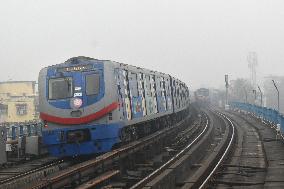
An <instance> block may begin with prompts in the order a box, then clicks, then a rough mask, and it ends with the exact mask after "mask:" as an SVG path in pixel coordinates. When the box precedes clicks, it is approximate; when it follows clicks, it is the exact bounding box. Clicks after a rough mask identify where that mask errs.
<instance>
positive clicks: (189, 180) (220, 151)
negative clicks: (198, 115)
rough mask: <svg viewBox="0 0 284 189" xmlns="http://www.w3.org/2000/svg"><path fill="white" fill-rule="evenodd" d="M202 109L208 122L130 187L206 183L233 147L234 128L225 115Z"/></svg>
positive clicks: (165, 187) (165, 188)
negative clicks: (159, 164) (170, 156)
mask: <svg viewBox="0 0 284 189" xmlns="http://www.w3.org/2000/svg"><path fill="white" fill-rule="evenodd" d="M205 112H206V115H207V116H206V117H207V119H208V121H207V122H206V123H207V124H206V127H205V128H204V129H203V131H202V132H201V133H200V134H199V135H197V136H195V137H194V140H193V141H192V142H191V143H189V144H188V145H187V146H186V147H184V148H183V149H182V150H181V151H180V152H179V153H178V154H177V155H175V156H173V157H172V159H170V160H169V161H167V162H166V163H165V164H163V165H162V166H161V167H160V168H159V169H157V170H156V171H154V172H153V173H151V174H150V175H149V176H147V177H146V178H144V179H143V180H141V181H140V182H138V183H137V184H135V185H134V186H132V187H131V189H137V188H143V189H150V188H153V189H155V188H163V189H172V188H182V189H187V188H202V187H206V186H207V184H208V183H209V181H210V179H211V178H212V176H213V175H214V173H215V172H216V170H217V169H218V167H219V166H220V165H221V163H222V162H223V161H224V159H225V158H226V157H227V155H228V153H229V152H230V150H231V148H232V144H233V141H234V140H235V129H234V125H233V123H232V122H231V120H230V119H229V118H228V117H226V116H225V115H223V114H221V113H219V112H213V111H205Z"/></svg>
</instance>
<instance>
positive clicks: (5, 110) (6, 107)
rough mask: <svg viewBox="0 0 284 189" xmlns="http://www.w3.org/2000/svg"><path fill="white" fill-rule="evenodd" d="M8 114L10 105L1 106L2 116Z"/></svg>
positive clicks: (0, 112)
mask: <svg viewBox="0 0 284 189" xmlns="http://www.w3.org/2000/svg"><path fill="white" fill-rule="evenodd" d="M7 114H8V105H5V104H0V115H7Z"/></svg>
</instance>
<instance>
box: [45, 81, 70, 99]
mask: <svg viewBox="0 0 284 189" xmlns="http://www.w3.org/2000/svg"><path fill="white" fill-rule="evenodd" d="M72 96H73V79H72V77H60V78H53V79H49V99H50V100H56V99H64V98H71V97H72Z"/></svg>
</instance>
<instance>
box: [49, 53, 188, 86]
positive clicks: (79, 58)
mask: <svg viewBox="0 0 284 189" xmlns="http://www.w3.org/2000/svg"><path fill="white" fill-rule="evenodd" d="M80 61H97V62H101V63H105V62H111V63H114V64H117V65H119V66H120V67H121V66H122V67H127V68H130V69H136V70H137V71H138V70H144V71H146V72H149V73H155V74H159V75H167V76H170V77H172V78H174V79H175V80H176V81H178V82H179V83H182V84H184V85H185V86H187V85H186V84H185V83H184V82H182V81H181V80H179V79H177V78H176V77H173V76H171V75H169V74H166V73H162V72H158V71H154V70H150V69H146V68H141V67H138V66H133V65H129V64H125V63H120V62H116V61H112V60H100V59H95V58H91V57H86V56H77V57H72V58H69V59H68V60H66V61H65V62H63V63H59V64H55V65H51V66H48V67H47V68H49V67H64V65H67V64H70V63H71V64H79V63H80Z"/></svg>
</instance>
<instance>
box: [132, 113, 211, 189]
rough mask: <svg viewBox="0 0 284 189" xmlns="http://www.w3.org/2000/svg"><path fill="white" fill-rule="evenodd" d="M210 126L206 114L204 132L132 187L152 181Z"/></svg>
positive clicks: (135, 187)
mask: <svg viewBox="0 0 284 189" xmlns="http://www.w3.org/2000/svg"><path fill="white" fill-rule="evenodd" d="M208 127H209V121H208V117H207V116H206V125H205V128H204V129H203V130H202V132H201V133H200V134H199V135H198V136H197V137H196V138H195V139H194V140H193V141H192V142H191V143H190V144H188V145H187V146H186V147H185V148H184V149H182V150H181V151H180V152H179V153H178V154H176V155H175V156H174V157H172V158H171V159H170V160H168V161H167V162H166V163H165V164H163V165H162V166H161V167H159V168H158V169H156V170H155V171H153V172H152V173H151V174H150V175H148V176H147V177H145V178H144V179H142V180H141V181H139V182H138V183H136V184H135V185H133V186H132V187H131V188H130V189H137V188H141V187H143V186H144V185H145V184H146V183H148V182H149V181H151V180H152V179H153V178H154V177H156V175H158V174H159V173H161V172H162V171H163V170H165V169H166V168H167V167H169V165H171V164H172V163H174V162H175V161H176V160H177V159H179V158H180V157H181V156H182V155H183V154H184V153H185V152H186V151H188V149H189V148H191V147H192V145H194V144H195V143H196V142H197V141H198V140H199V139H200V138H201V137H202V136H203V135H204V134H205V133H206V131H207V129H208Z"/></svg>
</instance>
